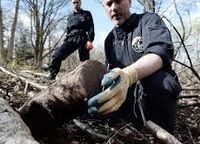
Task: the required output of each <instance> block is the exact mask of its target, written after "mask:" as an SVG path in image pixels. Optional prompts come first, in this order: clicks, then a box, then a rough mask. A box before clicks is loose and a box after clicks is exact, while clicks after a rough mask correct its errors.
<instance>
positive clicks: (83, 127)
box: [73, 119, 108, 141]
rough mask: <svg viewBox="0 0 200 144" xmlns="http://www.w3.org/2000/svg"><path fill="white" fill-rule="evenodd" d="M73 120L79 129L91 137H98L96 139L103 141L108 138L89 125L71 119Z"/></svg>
mask: <svg viewBox="0 0 200 144" xmlns="http://www.w3.org/2000/svg"><path fill="white" fill-rule="evenodd" d="M73 122H74V124H75V125H76V126H77V127H78V128H79V129H81V130H82V131H84V132H87V133H88V134H89V135H90V137H91V138H92V139H96V140H97V139H98V140H103V141H106V140H107V139H108V137H107V136H106V135H103V134H100V133H98V132H96V131H94V130H93V129H92V128H90V127H89V126H86V125H85V124H83V123H81V122H80V121H78V120H77V119H73Z"/></svg>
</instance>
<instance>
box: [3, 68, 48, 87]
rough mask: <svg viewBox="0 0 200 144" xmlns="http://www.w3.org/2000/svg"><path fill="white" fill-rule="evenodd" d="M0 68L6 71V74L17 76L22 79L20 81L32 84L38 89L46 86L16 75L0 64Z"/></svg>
mask: <svg viewBox="0 0 200 144" xmlns="http://www.w3.org/2000/svg"><path fill="white" fill-rule="evenodd" d="M0 70H1V71H2V72H4V73H6V74H9V75H11V76H13V77H16V78H19V79H20V80H22V81H23V82H25V83H29V84H30V85H32V86H34V87H36V88H38V89H40V90H42V89H45V88H47V86H42V85H39V84H37V83H34V82H32V81H30V80H28V79H25V78H24V77H22V76H18V75H16V74H14V73H12V72H10V71H8V70H6V69H5V68H3V67H1V66H0Z"/></svg>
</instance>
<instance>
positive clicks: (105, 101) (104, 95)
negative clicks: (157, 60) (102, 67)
mask: <svg viewBox="0 0 200 144" xmlns="http://www.w3.org/2000/svg"><path fill="white" fill-rule="evenodd" d="M125 70H127V69H120V68H115V69H113V70H111V71H110V72H109V73H108V74H106V75H105V77H104V78H103V79H102V82H101V85H102V86H103V87H106V89H105V91H103V92H101V93H99V94H97V95H96V96H94V97H92V98H90V99H89V101H88V106H89V108H88V112H89V113H90V114H101V115H105V114H108V113H111V112H114V111H116V110H117V109H118V108H119V107H120V106H121V105H122V103H123V102H124V101H125V99H126V95H127V91H128V88H129V86H130V85H131V84H132V83H133V82H135V81H137V73H136V71H135V70H132V69H131V70H132V71H131V72H132V73H131V74H129V73H127V72H130V71H125ZM134 72H135V73H134Z"/></svg>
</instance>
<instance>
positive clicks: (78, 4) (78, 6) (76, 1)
mask: <svg viewBox="0 0 200 144" xmlns="http://www.w3.org/2000/svg"><path fill="white" fill-rule="evenodd" d="M72 5H73V8H74V10H76V11H77V10H80V9H81V2H80V1H79V0H72Z"/></svg>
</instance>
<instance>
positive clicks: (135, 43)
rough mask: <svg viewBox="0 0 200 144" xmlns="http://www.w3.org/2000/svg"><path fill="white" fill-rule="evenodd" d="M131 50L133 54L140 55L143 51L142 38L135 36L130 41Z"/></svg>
mask: <svg viewBox="0 0 200 144" xmlns="http://www.w3.org/2000/svg"><path fill="white" fill-rule="evenodd" d="M132 48H133V50H134V51H135V52H138V53H141V52H143V51H144V48H143V41H142V37H140V36H136V37H135V38H133V40H132Z"/></svg>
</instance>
